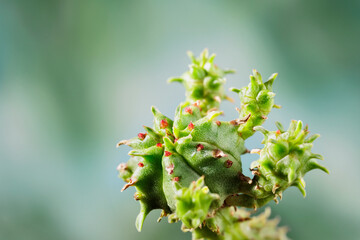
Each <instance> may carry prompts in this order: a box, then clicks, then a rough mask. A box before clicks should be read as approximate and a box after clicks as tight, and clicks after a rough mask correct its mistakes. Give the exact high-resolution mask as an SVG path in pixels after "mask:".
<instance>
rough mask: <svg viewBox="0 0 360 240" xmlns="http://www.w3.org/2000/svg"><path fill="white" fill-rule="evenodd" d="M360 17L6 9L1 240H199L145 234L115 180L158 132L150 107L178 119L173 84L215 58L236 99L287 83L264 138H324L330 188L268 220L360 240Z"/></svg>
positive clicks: (241, 5) (217, 8)
mask: <svg viewBox="0 0 360 240" xmlns="http://www.w3.org/2000/svg"><path fill="white" fill-rule="evenodd" d="M359 12H360V2H359V1H355V0H354V1H345V0H344V1H329V0H318V1H300V0H286V1H285V0H282V1H281V0H273V1H260V0H253V1H235V0H234V1H215V0H207V1H206V0H196V1H190V0H183V1H160V0H152V1H141V0H139V1H111V0H86V1H74V0H52V1H49V0H44V1H41V0H29V1H18V0H0V126H1V127H0V164H1V165H0V239H4V240H15V239H16V240H22V239H26V240H32V239H34V240H43V239H44V240H45V239H54V240H56V239H71V240H83V239H86V240H93V239H94V240H95V239H102V240H120V239H121V240H128V239H170V238H171V239H173V240H177V239H179V240H180V239H191V236H190V234H184V233H182V232H181V231H180V225H179V224H173V225H169V224H167V220H166V219H164V220H163V221H162V222H161V223H156V219H157V217H158V216H159V214H160V211H154V212H152V213H151V214H150V216H149V217H148V219H147V220H146V222H145V226H144V229H143V232H141V233H137V232H136V229H135V226H134V222H135V218H136V215H137V213H138V211H139V205H138V203H137V202H135V201H134V200H133V198H132V195H133V193H134V190H133V189H131V190H127V191H125V192H124V193H120V189H121V188H122V186H123V184H124V183H123V182H122V180H120V179H118V177H117V172H116V166H117V165H118V164H119V163H120V162H124V161H127V151H129V149H128V148H127V147H123V148H120V149H116V148H115V144H116V143H117V142H118V141H119V140H121V139H127V138H131V137H133V136H135V134H137V133H138V132H139V131H142V127H141V126H142V125H143V124H144V125H151V123H152V114H151V112H150V106H151V105H155V106H157V107H158V108H159V109H160V110H161V111H162V112H163V113H165V114H167V115H169V116H172V115H173V113H174V110H175V107H176V106H177V104H178V103H179V102H180V101H182V100H183V99H184V91H183V88H182V86H180V85H177V84H173V85H167V84H166V79H167V78H168V77H170V76H178V75H180V74H182V73H183V72H184V71H185V70H186V69H187V65H188V64H189V60H188V59H187V56H186V54H185V53H186V51H187V50H192V51H194V52H195V54H199V53H200V51H201V50H202V49H204V48H205V47H207V48H209V50H210V52H215V53H217V58H216V62H217V64H218V65H219V66H221V67H225V68H233V69H236V70H237V73H236V74H234V75H231V76H229V77H228V82H227V87H232V86H234V87H242V86H245V85H247V84H248V76H249V74H250V73H251V69H253V68H256V69H258V70H259V71H260V72H261V73H262V74H263V76H264V77H267V76H269V75H270V74H271V73H273V72H279V77H278V79H277V80H276V83H275V84H274V89H275V92H276V93H277V96H276V103H277V104H280V105H282V106H283V108H282V109H280V110H276V109H275V110H273V112H272V113H271V114H270V116H269V120H268V121H267V122H266V124H265V127H267V128H270V129H274V128H275V126H274V122H275V121H281V122H282V123H284V125H288V123H289V121H290V120H291V119H301V120H303V121H304V122H305V123H309V125H310V131H311V132H312V133H320V134H321V135H322V137H321V138H320V139H319V140H317V141H316V144H315V147H314V152H318V153H321V154H323V155H324V157H325V161H324V162H323V164H324V165H326V166H327V167H328V168H329V170H330V172H331V174H330V175H326V174H324V173H323V172H321V171H313V172H311V173H309V174H308V175H307V176H306V178H305V180H306V181H307V187H306V188H307V194H308V196H307V197H306V198H305V199H304V198H303V197H302V195H301V194H300V192H299V191H298V190H297V189H295V188H294V189H289V190H288V191H286V192H285V194H284V198H283V200H282V201H281V202H280V204H279V205H275V204H274V203H271V204H270V205H271V207H272V216H273V217H275V216H280V217H281V223H280V224H281V225H286V226H288V227H289V228H290V232H289V236H290V237H291V238H292V239H309V240H310V239H360V229H359V224H360V207H359V204H360V203H359V199H360V190H359V186H358V185H359V183H360V174H359V170H360V161H359V160H360V159H359V154H358V151H359V146H358V144H359V140H358V139H359V135H360V130H359V125H358V122H359V118H360V110H359V109H360V106H359V105H360V90H359V87H360V79H359V76H360V66H359V63H360V61H359V60H360V58H359V56H360V47H359V43H360V14H359ZM230 96H232V97H233V98H235V99H237V96H236V95H235V94H230ZM237 100H238V99H237ZM238 104H239V101H237V103H236V105H238ZM236 105H234V104H231V103H224V104H223V105H222V107H223V109H224V110H225V112H226V113H227V115H226V118H227V119H231V118H234V117H235V116H236V112H235V110H234V108H235V106H236ZM260 141H261V136H260V135H255V136H254V137H252V138H251V139H250V140H249V142H248V143H247V146H248V147H249V148H256V147H261V144H260ZM255 159H256V156H246V157H245V159H244V165H245V167H246V166H248V165H249V164H250V162H251V161H252V160H255Z"/></svg>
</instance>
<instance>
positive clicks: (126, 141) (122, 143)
mask: <svg viewBox="0 0 360 240" xmlns="http://www.w3.org/2000/svg"><path fill="white" fill-rule="evenodd" d="M129 143H130V142H129V141H128V140H122V141H120V142H118V143H117V144H116V147H117V148H118V147H120V146H121V145H128V144H129Z"/></svg>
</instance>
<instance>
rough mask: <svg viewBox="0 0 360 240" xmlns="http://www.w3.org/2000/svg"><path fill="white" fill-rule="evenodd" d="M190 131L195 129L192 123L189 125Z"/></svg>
mask: <svg viewBox="0 0 360 240" xmlns="http://www.w3.org/2000/svg"><path fill="white" fill-rule="evenodd" d="M188 129H189V130H190V131H191V130H193V129H194V124H193V123H192V122H190V123H189V125H188Z"/></svg>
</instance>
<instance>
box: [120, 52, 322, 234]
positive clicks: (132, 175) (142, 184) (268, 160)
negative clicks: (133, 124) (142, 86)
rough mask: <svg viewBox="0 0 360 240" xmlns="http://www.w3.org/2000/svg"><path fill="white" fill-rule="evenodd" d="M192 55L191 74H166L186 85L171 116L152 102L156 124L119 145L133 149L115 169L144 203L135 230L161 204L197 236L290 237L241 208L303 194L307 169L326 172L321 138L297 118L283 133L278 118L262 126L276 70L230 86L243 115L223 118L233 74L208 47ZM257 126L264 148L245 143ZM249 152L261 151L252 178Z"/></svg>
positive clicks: (271, 98) (171, 217)
mask: <svg viewBox="0 0 360 240" xmlns="http://www.w3.org/2000/svg"><path fill="white" fill-rule="evenodd" d="M189 56H190V59H191V62H192V63H191V64H190V66H189V71H187V72H185V73H184V74H183V75H182V76H181V77H177V78H170V79H169V82H180V83H183V85H184V86H185V90H186V101H185V102H183V103H180V105H179V106H178V107H177V109H176V111H175V117H174V120H171V119H170V118H168V117H166V116H165V115H163V114H162V113H161V112H160V111H159V110H157V109H156V108H155V107H152V108H151V111H152V113H153V115H154V125H153V128H150V127H146V126H144V129H145V132H144V133H139V134H138V135H137V137H135V138H132V139H129V140H123V141H120V142H119V143H118V146H120V145H128V146H130V147H131V148H133V150H131V151H130V152H129V155H130V159H129V160H128V162H127V163H121V164H120V165H119V166H118V171H119V176H120V177H121V178H122V179H124V181H125V182H126V184H125V186H124V187H123V189H122V190H125V189H127V188H128V187H130V186H135V188H136V193H135V195H134V198H135V200H137V201H139V202H140V206H141V210H140V214H139V215H138V217H137V219H136V227H137V229H138V231H141V229H142V226H143V223H144V220H145V218H146V216H147V214H148V213H149V212H150V211H151V210H153V209H162V214H161V217H163V216H168V219H169V222H176V221H181V222H182V223H183V227H182V229H183V230H184V231H191V232H192V233H193V239H225V240H228V239H287V237H286V229H285V228H279V227H277V224H278V221H277V220H276V219H275V220H267V218H268V216H269V214H270V213H269V211H270V210H266V211H265V213H264V214H262V215H259V216H250V213H249V212H248V211H246V210H245V209H243V208H239V209H237V207H244V208H254V209H257V208H259V207H262V206H264V205H265V204H266V203H268V202H269V201H271V200H274V201H276V202H278V200H279V198H280V199H281V198H282V194H283V191H284V190H285V189H287V188H288V187H290V186H296V187H297V188H299V189H300V191H301V193H302V194H303V195H304V196H305V182H304V179H303V177H304V175H305V173H307V172H308V171H310V170H313V169H320V170H323V171H324V172H328V171H327V169H326V168H325V167H323V166H321V165H319V164H318V163H317V161H316V159H322V156H321V155H319V154H314V153H312V152H311V148H312V146H313V145H312V142H313V141H314V140H315V139H316V138H317V137H318V136H319V135H317V134H316V135H312V136H310V137H307V135H308V133H309V132H308V127H307V126H305V127H303V124H302V122H301V121H295V120H293V121H292V122H291V123H290V127H289V128H288V130H286V131H285V130H284V128H283V126H282V125H281V124H280V123H276V126H277V128H278V130H277V131H268V130H266V129H264V128H263V127H261V125H262V124H263V123H264V121H265V120H266V119H267V115H268V114H269V113H270V111H271V109H272V108H279V106H278V105H275V104H274V96H275V93H274V92H272V85H273V82H274V80H275V78H276V77H277V74H273V75H272V76H270V78H269V79H268V80H267V81H265V82H264V81H263V80H262V77H261V75H260V73H258V72H257V71H256V70H253V75H251V76H250V83H249V85H248V86H246V87H243V88H241V89H236V88H232V89H231V90H232V91H233V92H235V93H237V94H238V95H239V97H240V101H241V106H240V108H237V110H238V112H239V117H238V118H236V119H234V120H231V121H220V120H218V119H217V117H218V116H219V115H221V114H222V112H221V111H220V110H219V107H220V103H221V101H222V100H226V99H227V100H231V99H230V98H229V97H227V96H226V95H225V90H224V84H225V78H224V76H225V75H226V74H228V73H232V72H233V71H232V70H222V69H220V68H219V67H217V66H216V65H215V64H214V63H213V61H214V57H215V55H211V56H209V55H208V51H207V50H204V51H203V52H202V53H201V55H200V57H199V58H195V57H194V55H193V54H192V53H189ZM256 131H260V132H262V133H263V134H264V140H263V142H262V143H263V144H264V147H263V149H253V150H248V149H247V148H246V147H245V140H246V139H247V138H249V137H250V136H252V135H253V134H254V133H255V132H256ZM248 153H259V154H260V158H259V159H258V160H257V161H254V162H253V163H252V164H251V169H250V170H251V171H252V173H253V177H252V178H250V177H248V176H245V175H244V174H243V170H242V162H241V156H242V155H244V154H248ZM236 209H237V211H236Z"/></svg>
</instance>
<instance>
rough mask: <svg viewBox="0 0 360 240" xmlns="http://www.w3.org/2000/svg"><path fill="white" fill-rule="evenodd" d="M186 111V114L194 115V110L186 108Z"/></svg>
mask: <svg viewBox="0 0 360 240" xmlns="http://www.w3.org/2000/svg"><path fill="white" fill-rule="evenodd" d="M184 111H185V112H186V113H189V114H193V111H192V109H191V108H190V107H186V108H185V109H184Z"/></svg>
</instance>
